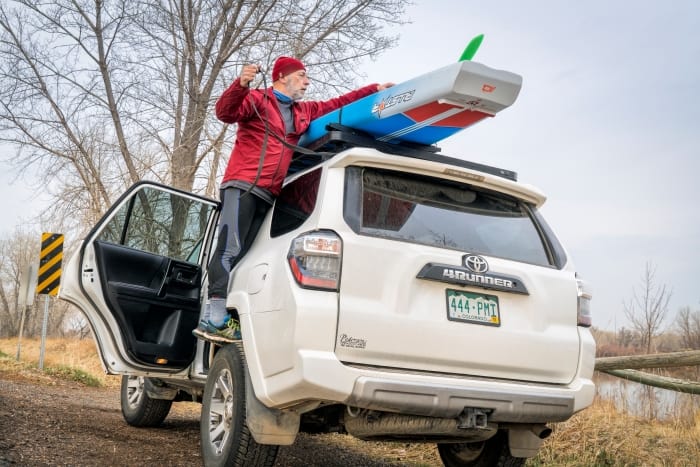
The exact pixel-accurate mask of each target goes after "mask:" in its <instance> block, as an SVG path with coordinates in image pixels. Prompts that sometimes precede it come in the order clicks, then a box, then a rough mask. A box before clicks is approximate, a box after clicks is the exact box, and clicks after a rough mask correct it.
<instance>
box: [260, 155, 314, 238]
mask: <svg viewBox="0 0 700 467" xmlns="http://www.w3.org/2000/svg"><path fill="white" fill-rule="evenodd" d="M321 170H322V169H321V168H318V169H316V170H312V171H311V172H309V173H307V174H304V175H302V176H301V177H299V178H297V179H296V180H294V181H292V182H290V183H288V184H287V185H285V186H284V188H282V192H281V193H280V195H279V196H278V197H277V200H276V201H275V207H274V210H273V212H272V225H271V227H270V236H272V237H277V236H279V235H282V234H285V233H287V232H291V231H292V230H294V229H296V228H298V227H299V226H301V224H303V223H304V221H305V220H306V219H308V218H309V216H310V215H311V213H312V212H313V210H314V208H315V207H316V199H317V197H318V187H319V184H320V182H321Z"/></svg>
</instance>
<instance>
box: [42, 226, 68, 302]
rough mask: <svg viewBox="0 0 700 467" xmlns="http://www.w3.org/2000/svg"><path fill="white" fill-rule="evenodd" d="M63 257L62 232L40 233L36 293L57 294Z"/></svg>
mask: <svg viewBox="0 0 700 467" xmlns="http://www.w3.org/2000/svg"><path fill="white" fill-rule="evenodd" d="M62 259H63V234H57V233H46V232H44V233H42V234H41V254H40V255H39V274H38V278H37V285H36V293H37V294H38V295H41V294H48V295H53V296H56V295H58V286H59V285H60V283H61V260H62Z"/></svg>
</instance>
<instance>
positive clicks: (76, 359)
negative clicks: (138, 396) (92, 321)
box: [0, 338, 121, 387]
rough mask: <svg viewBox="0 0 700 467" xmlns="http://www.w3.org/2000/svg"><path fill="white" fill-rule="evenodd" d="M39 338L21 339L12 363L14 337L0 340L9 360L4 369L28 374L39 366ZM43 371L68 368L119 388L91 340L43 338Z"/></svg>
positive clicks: (104, 384)
mask: <svg viewBox="0 0 700 467" xmlns="http://www.w3.org/2000/svg"><path fill="white" fill-rule="evenodd" d="M40 350H41V339H27V338H24V339H22V346H21V349H20V359H19V362H16V363H12V362H14V361H16V360H15V358H16V356H17V338H10V339H0V352H2V353H4V354H6V355H7V356H9V357H11V358H10V359H9V361H8V359H5V363H4V365H5V366H8V365H13V366H14V368H15V369H16V370H17V371H26V372H30V371H32V369H33V368H37V367H38V365H39V354H40ZM44 368H45V369H52V370H53V372H54V373H56V372H57V371H60V370H63V369H67V368H72V369H76V370H79V371H80V372H84V373H87V374H88V375H90V376H91V377H92V378H93V379H95V380H97V381H98V382H99V384H100V385H101V386H105V387H119V384H120V381H121V377H119V376H111V375H107V374H106V373H105V372H104V369H103V368H102V364H101V363H100V360H99V358H98V357H97V349H96V347H95V342H94V341H93V340H92V339H82V340H79V339H55V338H49V339H46V348H45V350H44Z"/></svg>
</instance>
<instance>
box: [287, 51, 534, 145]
mask: <svg viewBox="0 0 700 467" xmlns="http://www.w3.org/2000/svg"><path fill="white" fill-rule="evenodd" d="M465 53H467V51H466V50H465ZM521 86H522V77H521V76H519V75H517V74H515V73H511V72H508V71H502V70H495V69H493V68H489V67H487V66H485V65H482V64H480V63H476V62H472V61H467V60H465V61H461V62H458V63H453V64H451V65H448V66H446V67H444V68H440V69H437V70H435V71H432V72H430V73H426V74H424V75H421V76H418V77H417V78H413V79H410V80H408V81H404V82H403V83H399V84H396V85H395V86H392V87H391V88H388V89H385V90H383V91H380V92H377V93H375V94H372V95H371V96H367V97H365V98H363V99H360V100H358V101H355V102H353V103H352V104H348V105H346V106H343V107H341V108H340V109H338V110H335V111H333V112H331V113H328V114H326V115H324V116H322V117H319V118H317V119H315V120H313V121H312V122H311V125H310V126H309V129H308V130H307V131H306V133H304V135H303V136H302V139H301V141H300V143H299V144H300V145H302V146H304V145H309V144H311V143H313V142H314V141H316V140H317V139H319V138H321V137H323V136H324V135H325V133H326V126H327V125H329V124H333V123H335V124H339V125H343V126H346V127H351V128H354V129H356V130H361V131H363V132H365V133H368V134H369V135H371V136H372V137H374V138H375V139H377V140H379V141H384V142H389V143H399V142H404V141H405V142H411V143H417V144H426V145H429V144H433V143H435V142H437V141H440V140H442V139H445V138H447V137H448V136H451V135H453V134H455V133H457V132H458V131H461V130H463V129H465V128H467V127H469V126H471V125H473V124H475V123H477V122H479V121H481V120H483V119H485V118H487V117H493V116H494V115H496V114H497V113H498V112H500V111H501V110H503V109H505V108H507V107H509V106H510V105H512V104H513V103H514V102H515V100H516V98H517V97H518V94H519V93H520V88H521Z"/></svg>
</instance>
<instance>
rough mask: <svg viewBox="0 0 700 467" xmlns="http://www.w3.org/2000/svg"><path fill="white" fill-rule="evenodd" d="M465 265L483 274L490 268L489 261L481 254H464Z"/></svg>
mask: <svg viewBox="0 0 700 467" xmlns="http://www.w3.org/2000/svg"><path fill="white" fill-rule="evenodd" d="M463 259H464V266H466V268H467V269H469V270H470V271H472V272H476V273H479V274H483V273H485V272H486V271H488V270H489V263H487V262H486V260H485V259H484V258H482V257H481V256H479V255H464V258H463Z"/></svg>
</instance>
